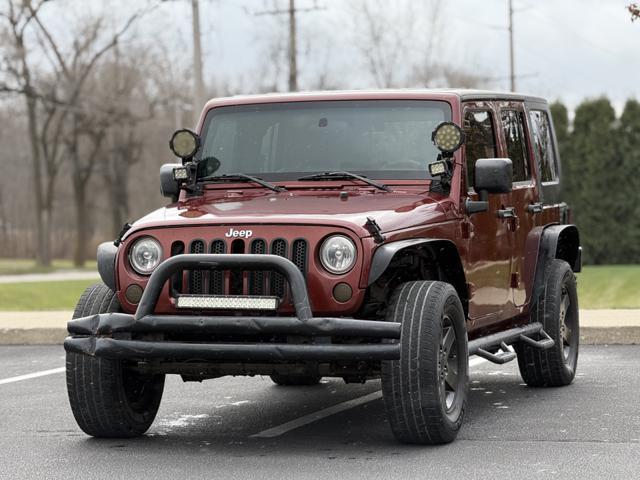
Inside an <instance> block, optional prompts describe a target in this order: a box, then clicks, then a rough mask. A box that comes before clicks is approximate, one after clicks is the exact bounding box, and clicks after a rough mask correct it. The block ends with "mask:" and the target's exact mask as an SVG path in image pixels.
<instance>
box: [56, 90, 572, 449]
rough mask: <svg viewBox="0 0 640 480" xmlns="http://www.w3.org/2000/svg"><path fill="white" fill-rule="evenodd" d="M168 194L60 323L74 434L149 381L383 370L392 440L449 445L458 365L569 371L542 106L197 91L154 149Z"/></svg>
mask: <svg viewBox="0 0 640 480" xmlns="http://www.w3.org/2000/svg"><path fill="white" fill-rule="evenodd" d="M170 146H171V149H172V150H173V152H174V153H175V154H176V155H177V156H178V157H180V158H181V159H182V162H181V163H177V164H168V165H164V166H163V167H162V168H161V170H160V177H161V178H160V180H161V188H162V193H163V194H164V195H165V196H166V197H169V198H170V199H171V201H172V203H171V204H170V205H168V206H167V207H165V208H162V209H160V210H157V211H156V212H153V213H151V214H149V215H147V216H146V217H144V218H142V219H140V220H138V221H137V222H135V223H134V224H133V225H127V226H125V228H124V229H123V232H122V233H121V235H120V237H119V238H118V239H117V240H116V241H115V242H109V243H104V244H102V245H100V247H99V248H98V267H99V271H100V275H101V277H102V281H103V283H100V284H98V285H95V286H93V287H91V288H89V289H87V291H86V292H85V293H84V294H83V295H82V297H81V298H80V300H79V302H78V305H77V307H76V310H75V312H74V320H72V321H70V322H69V325H68V330H69V334H70V336H69V337H68V338H67V339H66V341H65V344H64V346H65V349H66V351H67V385H68V391H69V400H70V403H71V408H72V410H73V414H74V416H75V418H76V420H77V422H78V424H79V426H80V428H82V430H84V431H85V432H86V433H87V434H89V435H93V436H97V437H131V436H135V435H141V434H143V433H144V432H145V431H146V430H147V429H148V428H149V426H150V425H151V423H152V422H153V419H154V417H155V415H156V412H157V410H158V406H159V404H160V400H161V397H162V391H163V386H164V377H165V375H166V374H178V375H181V376H182V378H183V379H184V380H185V381H201V380H204V379H210V378H217V377H222V376H225V375H269V376H270V377H271V379H272V380H273V381H274V382H275V383H276V384H278V385H286V386H295V385H312V384H316V383H318V382H319V381H320V379H321V378H322V377H341V378H343V379H344V380H345V382H347V383H351V382H365V381H367V380H371V379H378V378H379V379H381V384H382V392H383V396H384V403H385V406H386V412H387V415H388V419H389V424H390V425H391V429H392V431H393V433H394V434H395V436H396V437H397V438H398V439H399V440H400V441H402V442H408V443H419V444H435V443H444V442H450V441H452V440H453V439H454V438H455V437H456V434H457V433H458V431H459V429H460V427H461V424H462V420H463V417H464V413H465V409H466V403H467V389H468V365H469V362H468V359H469V356H470V355H478V356H480V357H482V358H484V359H486V360H489V361H491V362H495V363H500V364H501V363H505V362H508V361H510V360H513V359H515V358H516V357H517V359H518V365H519V367H520V372H521V374H522V377H523V379H524V381H525V382H526V383H527V384H528V385H530V386H532V387H542V386H560V385H567V384H569V383H571V381H572V380H573V378H574V375H575V370H576V364H577V358H578V340H579V331H578V299H577V295H576V279H575V276H574V272H578V271H580V266H581V247H580V240H579V236H578V230H577V229H576V227H575V226H574V225H571V224H570V212H569V209H568V207H567V205H566V204H565V203H563V202H562V201H561V196H560V194H561V190H560V185H561V183H560V179H561V169H560V159H559V156H558V148H557V145H556V140H555V136H554V131H553V124H552V122H551V116H550V115H549V109H548V105H547V102H546V101H545V100H543V99H540V98H534V97H528V96H523V95H515V94H504V93H494V92H481V91H429V90H418V91H408V90H407V91H374V92H324V93H305V94H291V95H261V96H251V97H234V98H226V99H215V100H212V101H210V102H209V103H208V104H207V105H206V107H205V109H204V111H203V113H202V116H201V119H200V122H199V124H198V127H197V133H194V132H191V131H189V130H179V131H177V132H176V133H175V134H174V135H173V137H172V139H171V142H170Z"/></svg>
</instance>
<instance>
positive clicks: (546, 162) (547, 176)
mask: <svg viewBox="0 0 640 480" xmlns="http://www.w3.org/2000/svg"><path fill="white" fill-rule="evenodd" d="M530 116H531V127H532V130H533V143H534V147H535V148H534V150H535V152H536V157H537V159H538V163H539V165H540V175H541V179H542V181H543V182H555V181H557V180H558V159H557V158H556V154H555V151H554V149H553V140H552V139H551V125H550V124H549V117H548V116H547V112H543V111H542V110H532V111H531V113H530Z"/></svg>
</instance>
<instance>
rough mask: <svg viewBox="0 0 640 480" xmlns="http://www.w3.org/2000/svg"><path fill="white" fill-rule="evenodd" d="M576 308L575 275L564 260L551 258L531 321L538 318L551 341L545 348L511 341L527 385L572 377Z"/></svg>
mask: <svg viewBox="0 0 640 480" xmlns="http://www.w3.org/2000/svg"><path fill="white" fill-rule="evenodd" d="M578 311H579V310H578V294H577V290H576V277H575V275H574V274H573V272H572V271H571V267H570V266H569V264H568V263H567V262H565V261H564V260H558V259H554V260H552V261H551V262H549V263H548V264H547V266H546V269H545V284H544V288H543V293H542V296H541V297H540V299H538V301H537V302H536V305H534V307H533V309H532V311H531V321H532V322H541V323H542V325H543V326H544V330H545V332H547V333H548V334H549V336H550V337H551V338H552V339H553V340H554V342H555V344H554V345H553V347H551V348H548V349H546V350H540V349H537V348H534V347H531V346H529V345H527V344H525V343H518V344H516V345H515V350H516V352H517V353H518V367H519V368H520V374H521V375H522V379H523V380H524V381H525V383H526V384H527V385H529V386H530V387H560V386H564V385H569V384H570V383H571V382H572V381H573V378H574V377H575V374H576V367H577V365H578V348H579V343H580V322H579V316H578Z"/></svg>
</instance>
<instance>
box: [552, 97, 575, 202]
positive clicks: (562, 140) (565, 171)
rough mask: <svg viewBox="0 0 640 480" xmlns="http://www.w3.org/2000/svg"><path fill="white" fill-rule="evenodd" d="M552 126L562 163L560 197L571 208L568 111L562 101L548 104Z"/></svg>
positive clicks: (571, 176) (572, 187) (571, 187)
mask: <svg viewBox="0 0 640 480" xmlns="http://www.w3.org/2000/svg"><path fill="white" fill-rule="evenodd" d="M549 111H550V112H551V119H552V120H553V127H554V130H555V132H556V140H557V142H558V149H559V150H560V151H559V152H558V153H559V154H560V161H561V163H562V172H561V175H562V178H561V185H562V198H563V200H564V201H565V202H567V203H568V204H569V206H570V207H572V208H573V203H574V202H573V200H574V198H573V197H574V195H573V192H574V186H573V185H572V180H573V178H574V177H573V175H572V173H571V166H572V162H571V158H570V157H571V149H570V146H571V144H570V138H569V113H568V111H567V107H565V106H564V104H563V103H561V102H559V101H556V102H554V103H552V104H551V105H550V106H549Z"/></svg>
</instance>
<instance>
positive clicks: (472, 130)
mask: <svg viewBox="0 0 640 480" xmlns="http://www.w3.org/2000/svg"><path fill="white" fill-rule="evenodd" d="M464 132H465V135H466V140H465V152H466V153H465V156H466V158H465V161H466V163H467V184H468V185H469V186H470V187H471V186H472V185H473V168H474V166H475V164H476V160H478V159H479V158H496V157H497V156H498V154H497V152H496V136H495V132H494V130H493V121H492V118H491V112H489V111H487V110H467V112H466V113H465V114H464Z"/></svg>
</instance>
